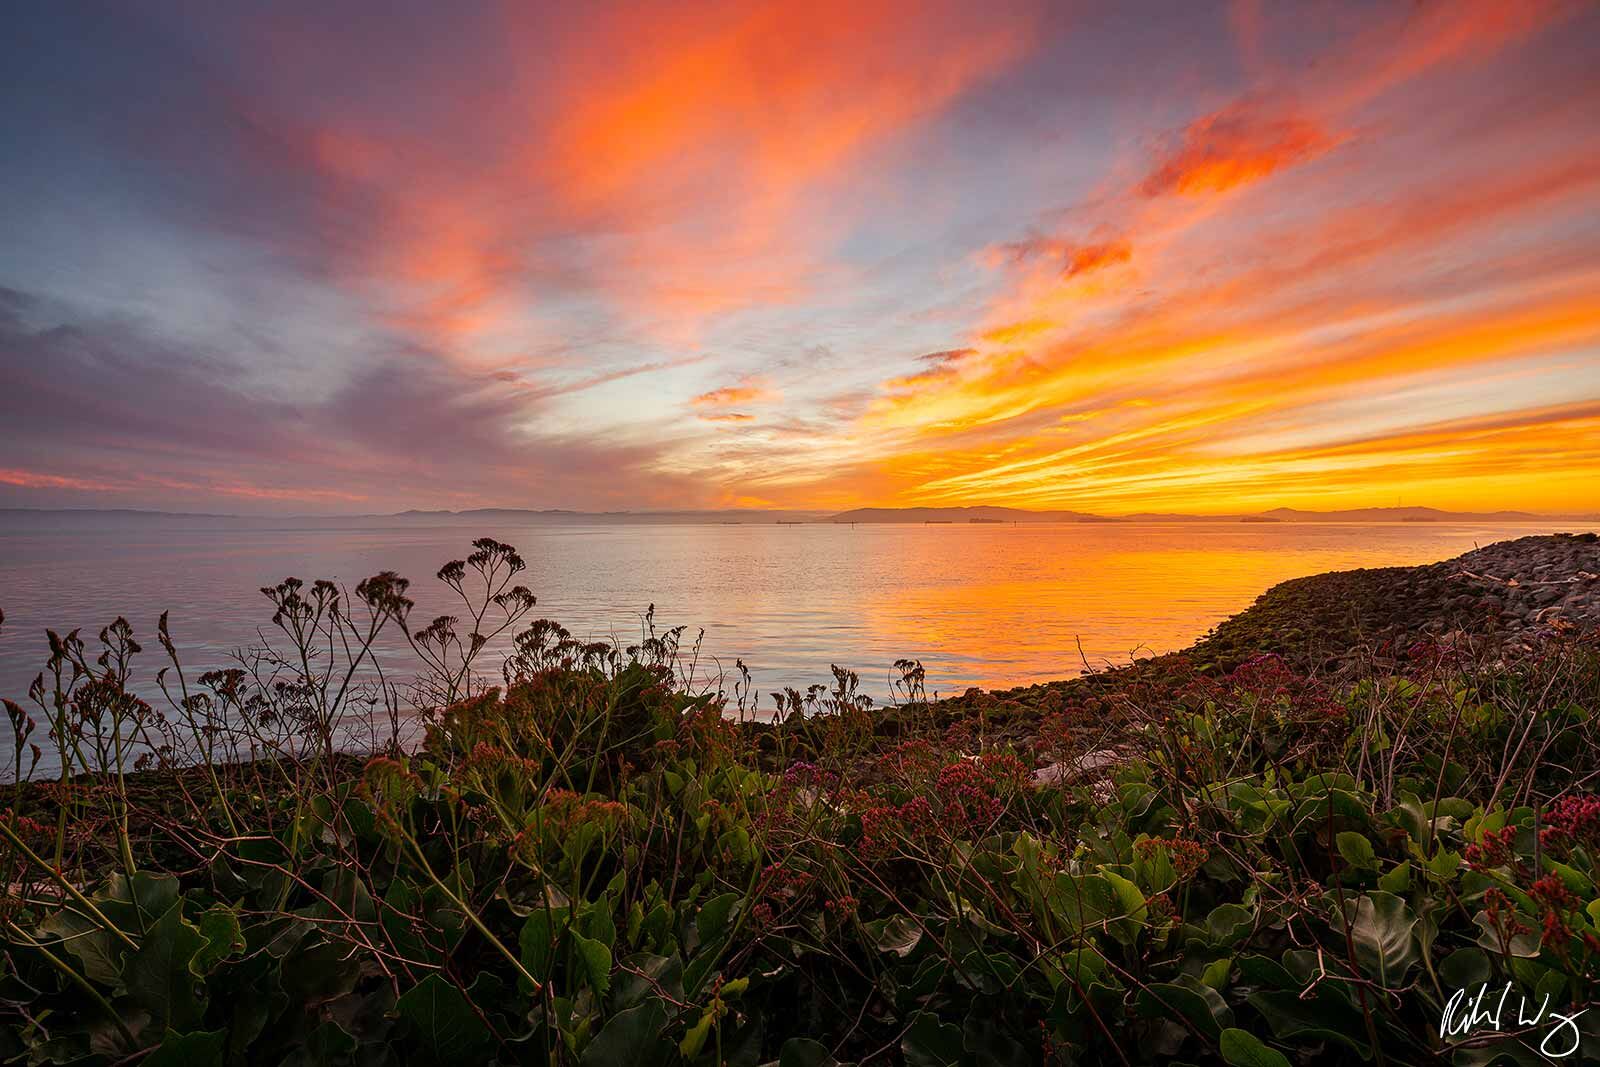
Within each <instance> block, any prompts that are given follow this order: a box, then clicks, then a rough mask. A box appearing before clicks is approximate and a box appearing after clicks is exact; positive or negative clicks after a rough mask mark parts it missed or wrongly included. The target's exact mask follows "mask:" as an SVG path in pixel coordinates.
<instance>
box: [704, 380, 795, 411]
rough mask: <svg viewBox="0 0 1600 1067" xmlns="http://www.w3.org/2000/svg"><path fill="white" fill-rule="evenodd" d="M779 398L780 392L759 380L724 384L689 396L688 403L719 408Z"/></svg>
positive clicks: (760, 402)
mask: <svg viewBox="0 0 1600 1067" xmlns="http://www.w3.org/2000/svg"><path fill="white" fill-rule="evenodd" d="M781 399H782V395H781V394H780V393H777V392H775V391H773V390H771V389H769V388H767V387H766V386H765V385H763V384H761V383H759V382H747V383H745V384H743V385H725V386H723V387H722V388H721V389H712V390H711V391H710V392H705V393H701V394H699V395H698V396H695V397H691V398H690V400H689V403H690V404H692V405H693V406H695V407H704V408H720V407H732V406H734V405H736V404H765V403H770V402H772V401H775V400H781Z"/></svg>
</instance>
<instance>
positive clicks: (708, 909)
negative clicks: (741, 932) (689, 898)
mask: <svg viewBox="0 0 1600 1067" xmlns="http://www.w3.org/2000/svg"><path fill="white" fill-rule="evenodd" d="M739 900H740V896H739V894H738V893H723V894H722V895H721V896H716V897H712V898H711V899H710V900H708V901H706V903H705V906H704V907H702V908H701V909H700V914H699V915H697V916H695V920H694V928H695V932H696V933H698V934H699V935H700V943H701V944H702V945H708V944H710V943H711V942H713V941H715V940H717V939H718V938H720V937H721V936H722V935H723V934H725V933H727V932H728V927H729V924H730V923H731V922H732V920H733V914H734V908H735V907H736V906H737V905H738V903H739Z"/></svg>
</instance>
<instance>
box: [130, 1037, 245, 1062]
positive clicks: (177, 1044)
mask: <svg viewBox="0 0 1600 1067" xmlns="http://www.w3.org/2000/svg"><path fill="white" fill-rule="evenodd" d="M227 1043H228V1033H227V1031H226V1030H196V1031H193V1032H191V1033H187V1034H180V1033H177V1032H176V1031H173V1030H168V1031H167V1036H166V1037H164V1038H162V1039H161V1045H160V1046H159V1047H158V1048H157V1049H156V1050H155V1051H154V1052H152V1053H150V1055H149V1057H147V1058H146V1059H144V1060H143V1061H141V1062H142V1063H143V1064H144V1065H145V1067H222V1052H223V1049H224V1048H225V1047H226V1046H227Z"/></svg>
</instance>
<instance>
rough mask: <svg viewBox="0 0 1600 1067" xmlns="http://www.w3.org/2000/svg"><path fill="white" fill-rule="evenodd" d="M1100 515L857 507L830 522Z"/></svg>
mask: <svg viewBox="0 0 1600 1067" xmlns="http://www.w3.org/2000/svg"><path fill="white" fill-rule="evenodd" d="M1096 517H1097V516H1094V515H1090V514H1087V513H1086V512H1082V511H1026V510H1024V509H1022V508H1001V507H990V506H988V505H983V504H979V505H975V506H973V507H964V508H856V509H855V510H853V511H841V512H839V514H837V515H834V516H833V517H832V518H831V519H829V521H830V522H972V521H973V520H974V519H976V520H980V521H984V522H1084V521H1093V520H1094V519H1095V518H1096Z"/></svg>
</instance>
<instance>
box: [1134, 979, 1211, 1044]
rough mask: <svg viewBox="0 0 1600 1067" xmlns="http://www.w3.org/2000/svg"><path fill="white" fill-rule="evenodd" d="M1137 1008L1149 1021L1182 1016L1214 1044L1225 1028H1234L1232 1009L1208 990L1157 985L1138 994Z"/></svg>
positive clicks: (1151, 985)
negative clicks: (1232, 1026)
mask: <svg viewBox="0 0 1600 1067" xmlns="http://www.w3.org/2000/svg"><path fill="white" fill-rule="evenodd" d="M1202 990H1204V992H1202ZM1135 1007H1136V1009H1137V1011H1138V1013H1139V1015H1140V1016H1141V1017H1143V1018H1146V1019H1160V1018H1173V1017H1174V1016H1176V1015H1181V1016H1183V1018H1185V1019H1187V1020H1188V1022H1189V1025H1190V1026H1192V1027H1194V1028H1195V1029H1196V1030H1198V1031H1199V1032H1200V1033H1201V1034H1203V1035H1204V1036H1205V1037H1206V1038H1207V1039H1209V1040H1212V1041H1215V1040H1216V1039H1217V1035H1218V1034H1220V1033H1221V1032H1222V1029H1223V1027H1225V1026H1231V1025H1232V1024H1233V1009H1232V1008H1230V1007H1228V1005H1227V1003H1226V1002H1224V1001H1223V999H1222V997H1221V996H1219V995H1218V994H1217V991H1216V990H1214V989H1212V988H1210V987H1209V986H1195V987H1189V986H1183V985H1178V984H1177V983H1175V982H1155V983H1152V984H1150V985H1148V986H1146V987H1145V988H1143V989H1141V990H1140V991H1139V997H1138V999H1137V1001H1135Z"/></svg>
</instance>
